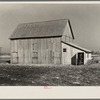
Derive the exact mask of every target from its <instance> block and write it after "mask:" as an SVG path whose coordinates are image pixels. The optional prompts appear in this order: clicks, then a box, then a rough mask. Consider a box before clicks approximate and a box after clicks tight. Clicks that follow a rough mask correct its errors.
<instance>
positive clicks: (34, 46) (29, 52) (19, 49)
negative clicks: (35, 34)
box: [11, 37, 61, 64]
mask: <svg viewBox="0 0 100 100" xmlns="http://www.w3.org/2000/svg"><path fill="white" fill-rule="evenodd" d="M60 41H61V38H60V37H57V38H38V39H18V40H11V55H12V60H11V62H12V63H18V64H61V42H60ZM15 60H16V61H15Z"/></svg>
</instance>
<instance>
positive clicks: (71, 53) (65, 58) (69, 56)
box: [62, 43, 91, 64]
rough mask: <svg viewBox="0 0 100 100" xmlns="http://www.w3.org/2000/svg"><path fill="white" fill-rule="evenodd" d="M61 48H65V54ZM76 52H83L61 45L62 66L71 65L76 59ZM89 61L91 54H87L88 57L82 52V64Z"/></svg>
mask: <svg viewBox="0 0 100 100" xmlns="http://www.w3.org/2000/svg"><path fill="white" fill-rule="evenodd" d="M63 48H66V52H63ZM78 52H83V51H81V50H79V49H76V48H73V47H71V46H69V45H66V44H64V43H62V64H72V60H73V59H74V58H75V59H76V58H77V53H78ZM90 59H91V53H89V56H87V53H85V52H84V64H85V63H87V60H90ZM73 62H75V61H73Z"/></svg>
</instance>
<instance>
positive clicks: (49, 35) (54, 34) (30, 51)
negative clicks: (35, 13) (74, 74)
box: [10, 19, 91, 65]
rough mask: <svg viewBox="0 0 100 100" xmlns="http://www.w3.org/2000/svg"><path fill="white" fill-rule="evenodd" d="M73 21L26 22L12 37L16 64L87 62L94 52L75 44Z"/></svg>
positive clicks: (12, 58)
mask: <svg viewBox="0 0 100 100" xmlns="http://www.w3.org/2000/svg"><path fill="white" fill-rule="evenodd" d="M74 39H75V38H74V34H73V31H72V28H71V24H70V20H68V19H59V20H51V21H42V22H33V23H22V24H19V25H18V26H17V28H16V29H15V31H14V32H13V34H12V35H11V36H10V40H11V63H12V64H73V65H81V64H85V63H86V62H87V61H88V60H89V59H91V51H90V50H87V49H84V48H81V47H79V46H77V45H75V44H73V43H72V42H73V40H74Z"/></svg>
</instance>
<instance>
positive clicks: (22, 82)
mask: <svg viewBox="0 0 100 100" xmlns="http://www.w3.org/2000/svg"><path fill="white" fill-rule="evenodd" d="M96 85H97V86H99V85H100V64H91V65H84V66H68V65H67V66H66V65H65V66H64V65H59V66H57V65H30V66H29V65H10V64H0V86H96Z"/></svg>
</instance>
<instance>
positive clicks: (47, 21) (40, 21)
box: [18, 18, 69, 25]
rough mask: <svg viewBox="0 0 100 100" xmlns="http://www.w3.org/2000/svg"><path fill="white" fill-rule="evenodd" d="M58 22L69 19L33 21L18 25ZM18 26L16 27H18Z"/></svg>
mask: <svg viewBox="0 0 100 100" xmlns="http://www.w3.org/2000/svg"><path fill="white" fill-rule="evenodd" d="M60 20H66V21H69V18H61V19H51V20H43V21H33V22H28V23H27V22H25V23H20V24H33V23H44V22H52V21H60ZM20 24H18V25H20Z"/></svg>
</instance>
